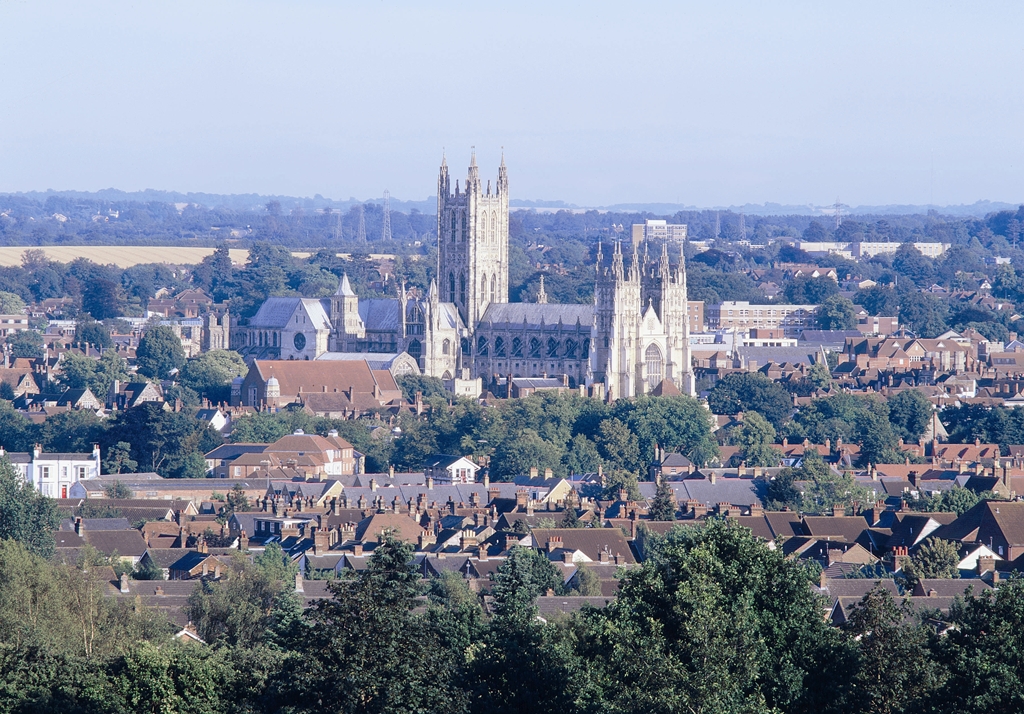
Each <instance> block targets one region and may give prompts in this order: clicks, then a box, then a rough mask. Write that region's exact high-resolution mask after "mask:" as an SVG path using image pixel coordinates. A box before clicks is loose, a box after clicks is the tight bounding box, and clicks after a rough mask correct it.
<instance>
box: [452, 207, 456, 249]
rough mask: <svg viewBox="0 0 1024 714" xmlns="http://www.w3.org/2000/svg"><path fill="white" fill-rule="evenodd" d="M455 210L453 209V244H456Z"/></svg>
mask: <svg viewBox="0 0 1024 714" xmlns="http://www.w3.org/2000/svg"><path fill="white" fill-rule="evenodd" d="M455 233H456V230H455V209H454V208H453V209H452V243H454V242H455Z"/></svg>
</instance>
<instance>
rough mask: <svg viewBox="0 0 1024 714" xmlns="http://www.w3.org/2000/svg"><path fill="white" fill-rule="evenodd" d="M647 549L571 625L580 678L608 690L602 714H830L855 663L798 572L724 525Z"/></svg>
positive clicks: (682, 531)
mask: <svg viewBox="0 0 1024 714" xmlns="http://www.w3.org/2000/svg"><path fill="white" fill-rule="evenodd" d="M659 540H660V543H659V544H658V546H657V547H649V548H648V549H647V552H648V553H649V557H648V559H647V560H646V561H645V562H644V564H643V565H642V566H641V567H640V568H637V569H635V570H630V571H627V573H626V574H625V576H624V577H623V580H622V587H621V590H620V593H619V597H618V599H617V600H616V601H615V603H614V604H612V605H611V606H610V607H608V608H606V609H605V610H602V611H592V612H590V613H585V614H584V616H583V617H582V618H581V619H582V626H583V628H584V630H585V632H586V634H585V635H583V636H581V637H580V641H581V646H580V648H579V654H580V656H581V658H583V659H584V661H589V662H591V663H593V667H594V670H595V671H594V672H592V673H591V675H590V676H592V677H596V678H597V680H598V681H607V682H614V683H615V684H614V686H612V687H610V688H608V689H606V690H604V691H603V693H602V697H603V701H602V704H601V710H602V711H612V712H626V711H700V712H738V711H750V712H754V711H815V710H819V711H838V708H837V707H836V700H837V699H838V700H840V701H842V699H843V684H842V682H845V681H848V680H847V679H846V678H847V677H848V676H849V674H850V673H851V672H852V671H854V668H855V653H854V651H853V649H852V648H851V646H850V644H848V643H847V642H845V641H844V640H843V638H842V637H841V636H840V635H839V633H837V632H836V631H834V630H832V629H831V628H830V627H829V626H828V625H827V624H826V623H825V622H824V620H823V618H822V617H821V603H820V602H819V601H818V600H817V598H816V597H815V596H814V595H813V594H812V593H811V591H810V588H809V587H808V575H807V573H806V571H805V570H804V569H803V568H802V567H801V566H800V565H799V564H797V563H794V562H792V561H787V560H786V559H785V558H784V557H783V555H782V553H781V552H780V551H771V550H768V549H767V548H765V547H764V546H763V545H762V544H761V543H759V542H758V541H757V539H756V538H754V537H753V536H752V535H751V533H750V531H749V530H747V529H745V528H742V527H740V526H738V525H736V524H735V523H734V522H730V521H724V520H717V519H712V520H710V521H708V522H707V524H706V525H704V526H703V527H699V528H694V527H690V528H676V529H674V530H673V531H671V532H670V533H669V534H668V536H667V537H664V538H662V539H659ZM819 707H820V709H819Z"/></svg>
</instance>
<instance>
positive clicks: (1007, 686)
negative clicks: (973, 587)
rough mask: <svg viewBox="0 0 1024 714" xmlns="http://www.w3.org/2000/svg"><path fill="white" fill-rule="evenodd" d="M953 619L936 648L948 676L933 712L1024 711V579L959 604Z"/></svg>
mask: <svg viewBox="0 0 1024 714" xmlns="http://www.w3.org/2000/svg"><path fill="white" fill-rule="evenodd" d="M950 619H951V621H952V622H953V624H954V625H955V627H954V628H953V629H951V630H949V631H948V632H947V633H946V635H945V636H944V637H942V638H940V639H939V641H938V642H937V643H935V646H934V649H935V652H936V656H937V660H938V662H939V663H940V664H941V666H942V668H943V671H942V675H943V677H942V682H941V686H940V688H939V690H938V691H937V692H936V695H935V696H934V697H933V698H932V699H931V705H932V711H935V712H939V713H940V714H955V713H957V712H1007V713H1009V712H1016V711H1021V710H1024V674H1022V673H1024V580H1021V579H1019V578H1014V579H1013V580H1011V581H1009V582H1007V583H1003V584H1002V585H1001V586H1000V587H999V588H998V589H997V590H995V591H992V592H985V593H982V594H981V595H980V596H968V597H966V598H965V599H964V601H963V602H962V603H954V604H953V607H952V608H951V610H950Z"/></svg>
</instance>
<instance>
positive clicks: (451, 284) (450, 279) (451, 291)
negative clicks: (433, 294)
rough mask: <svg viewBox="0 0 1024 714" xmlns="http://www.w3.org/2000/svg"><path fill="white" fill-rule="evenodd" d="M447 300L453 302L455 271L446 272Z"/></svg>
mask: <svg viewBox="0 0 1024 714" xmlns="http://www.w3.org/2000/svg"><path fill="white" fill-rule="evenodd" d="M448 302H455V273H448Z"/></svg>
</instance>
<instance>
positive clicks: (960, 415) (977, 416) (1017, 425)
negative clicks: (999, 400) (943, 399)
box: [939, 404, 1024, 454]
mask: <svg viewBox="0 0 1024 714" xmlns="http://www.w3.org/2000/svg"><path fill="white" fill-rule="evenodd" d="M939 419H941V421H942V424H943V425H944V426H945V427H946V431H947V432H948V433H949V441H950V442H951V443H954V444H957V443H959V444H968V443H973V442H974V440H975V439H980V440H981V442H982V443H985V444H999V445H1000V447H1001V449H1002V451H1003V453H1004V454H1005V453H1007V447H1008V446H1009V445H1010V444H1024V441H1022V439H1024V409H1022V408H1020V407H1014V408H1012V409H1007V408H1006V407H1000V406H995V407H991V408H989V407H988V406H986V405H983V404H960V405H958V406H955V407H946V408H945V409H943V410H942V411H941V412H940V413H939Z"/></svg>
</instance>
